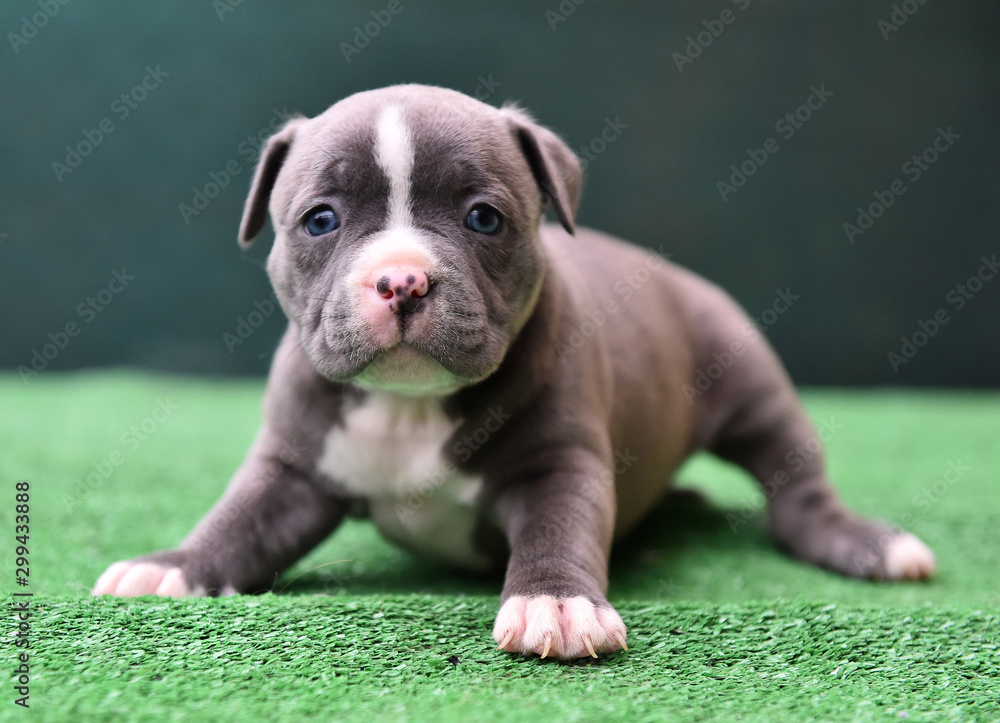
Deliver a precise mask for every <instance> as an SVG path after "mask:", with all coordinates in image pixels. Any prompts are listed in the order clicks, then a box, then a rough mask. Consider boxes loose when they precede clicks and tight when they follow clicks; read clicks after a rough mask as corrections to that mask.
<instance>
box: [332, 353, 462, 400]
mask: <svg viewBox="0 0 1000 723" xmlns="http://www.w3.org/2000/svg"><path fill="white" fill-rule="evenodd" d="M350 382H351V383H352V384H357V385H358V386H359V387H362V388H364V389H368V390H370V391H377V392H390V393H393V394H401V395H404V396H412V397H418V396H419V397H426V396H444V395H447V394H451V393H452V392H454V391H456V390H458V389H460V388H461V387H463V386H465V385H466V384H468V383H469V382H468V381H467V380H463V379H460V378H458V377H456V376H455V375H454V374H452V373H451V372H450V371H448V370H447V369H445V368H444V367H443V366H441V364H440V363H439V362H438V361H437V360H435V359H433V358H432V357H431V356H429V355H428V354H425V353H424V352H422V351H420V350H419V349H415V348H414V347H412V346H410V345H409V344H406V343H402V344H397V345H395V346H394V347H392V348H391V349H388V350H386V351H384V352H382V353H381V354H379V355H378V356H377V357H375V359H374V360H373V361H372V362H371V363H370V364H369V365H368V366H366V367H365V368H364V369H362V370H361V372H360V373H359V374H357V375H356V376H354V377H353V378H351V379H350Z"/></svg>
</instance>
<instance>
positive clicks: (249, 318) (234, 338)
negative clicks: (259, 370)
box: [222, 292, 278, 354]
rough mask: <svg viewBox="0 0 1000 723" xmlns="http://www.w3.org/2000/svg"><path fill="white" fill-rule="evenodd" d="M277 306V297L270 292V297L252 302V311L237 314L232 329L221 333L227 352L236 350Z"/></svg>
mask: <svg viewBox="0 0 1000 723" xmlns="http://www.w3.org/2000/svg"><path fill="white" fill-rule="evenodd" d="M277 307H278V297H277V296H276V295H275V294H274V292H271V297H270V298H268V299H259V300H257V301H255V302H253V311H251V312H249V313H247V314H246V315H245V316H237V317H236V326H235V327H234V328H233V330H232V331H226V332H223V334H222V343H223V344H225V345H226V349H228V350H229V353H230V354H232V353H233V352H234V351H236V347H238V346H239V345H241V344H242V343H243V342H245V341H246V340H247V339H249V338H250V337H251V336H253V333H254V332H255V331H257V329H259V328H260V327H261V326H263V324H264V321H265V320H267V319H268V318H270V316H271V314H273V313H274V310H275V308H277Z"/></svg>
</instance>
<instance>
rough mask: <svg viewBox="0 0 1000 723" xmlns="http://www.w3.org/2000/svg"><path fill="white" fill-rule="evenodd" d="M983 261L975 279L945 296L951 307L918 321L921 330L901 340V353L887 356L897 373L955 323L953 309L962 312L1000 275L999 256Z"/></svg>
mask: <svg viewBox="0 0 1000 723" xmlns="http://www.w3.org/2000/svg"><path fill="white" fill-rule="evenodd" d="M979 260H980V261H981V262H982V263H981V264H980V266H979V268H978V269H976V271H975V272H974V273H973V274H972V276H970V277H969V278H968V279H966V280H965V281H964V282H962V283H960V284H956V285H955V286H953V287H952V288H951V289H949V290H948V293H946V294H945V295H944V300H945V303H946V304H947V306H942V307H940V308H938V309H937V311H935V312H934V313H933V314H931V316H930V318H928V319H922V320H920V321H918V322H917V328H916V330H915V331H914V332H913V333H912V334H910V335H909V336H902V337H900V342H901V343H900V346H899V350H898V351H890V352H889V353H888V354H887V355H886V357H887V358H888V360H889V366H890V367H892V371H893V373H898V372H899V368H900V367H901V366H903V365H904V364H909V363H910V361H911V360H912V359H913V358H914V357H915V356H916V355H917V354H919V353H920V350H921V349H923V348H924V347H925V346H927V344H928V343H930V340H931V339H933V338H934V337H935V336H937V334H938V332H939V331H941V328H942V327H944V326H945V325H946V324H949V323H950V322H951V320H952V316H951V314H949V313H948V309H949V308H950V309H951V310H952V313H957V312H960V311H961V310H962V309H964V308H965V307H966V305H967V304H968V303H969V302H970V301H972V297H974V296H975V295H976V294H978V293H979V292H980V291H982V290H983V287H984V286H985V285H986V284H987V282H989V281H992V280H993V279H994V278H995V277H996V275H997V272H1000V263H998V262H997V255H996V254H993V255H992V256H990V257H989V258H987V257H986V256H981V257H980V258H979Z"/></svg>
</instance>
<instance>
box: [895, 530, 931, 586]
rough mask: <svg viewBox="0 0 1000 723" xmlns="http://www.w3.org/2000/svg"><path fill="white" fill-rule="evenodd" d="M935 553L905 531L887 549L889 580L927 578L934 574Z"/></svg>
mask: <svg viewBox="0 0 1000 723" xmlns="http://www.w3.org/2000/svg"><path fill="white" fill-rule="evenodd" d="M936 565H937V563H936V562H935V560H934V553H933V552H931V550H930V548H929V547H927V545H925V544H924V543H922V542H921V541H920V540H918V539H917V538H916V537H914V536H913V535H911V534H909V533H906V532H904V533H903V534H902V535H900V536H899V537H897V538H896V539H895V540H893V541H892V542H890V543H889V547H888V548H887V549H886V551H885V574H886V577H887V578H888V579H889V580H926V579H927V578H929V577H930V576H931V575H933V574H934V568H935V567H936Z"/></svg>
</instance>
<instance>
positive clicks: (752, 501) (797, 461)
mask: <svg viewBox="0 0 1000 723" xmlns="http://www.w3.org/2000/svg"><path fill="white" fill-rule="evenodd" d="M843 429H844V425H843V424H840V423H839V422H838V421H837V420H836V418H835V417H829V418H826V419H821V420H820V421H819V424H818V425H816V434H815V435H813V436H812V437H811V438H810V439H809V440H808V441H807V442H805V443H804V444H800V445H798V446H796V447H795V448H794V449H790V450H788V452H786V453H785V458H784V462H785V465H784V467H783V468H782V469H779V470H778V471H776V472H775V473H774V474H773V475H771V477H770V479H766V480H760V481H759V482H760V486H761V488H762V489H763V491H764V497H765V498H766V499H767V500H773V499H774V497H775V495H777V494H778V492H779V491H780V490H781V489H782V488H784V487H785V485H787V484H788V483H789V482H791V481H792V476H791V475H790V474H789V471H791V472H801V471H802V470H803V469H805V467H806V465H807V464H808V463H809V462H810V461H812V460H813V459H814V458H815V457H816V456H817V455H820V454H822V453H823V447H824V446H825V445H826V444H828V443H829V442H830V440H831V439H833V438H834V437H836V436H837V434H839V433H840V432H841V431H842V430H843ZM760 509H761V504H760V501H759V498H757V497H747V498H745V499H744V500H743V503H742V504H741V505H740V507H739V513H738V514H737V513H735V512H729V513H727V514H726V521H727V522H728V523H729V529H731V530H732V531H733V534H734V535H735V534H736V533H737V532H739V530H740V528H741V527H743V526H744V525H746V524H747V523H748V522H749V521H750V520H752V519H753V518H754V517H755V516H756V515H757V513H758V512H759V511H760Z"/></svg>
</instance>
